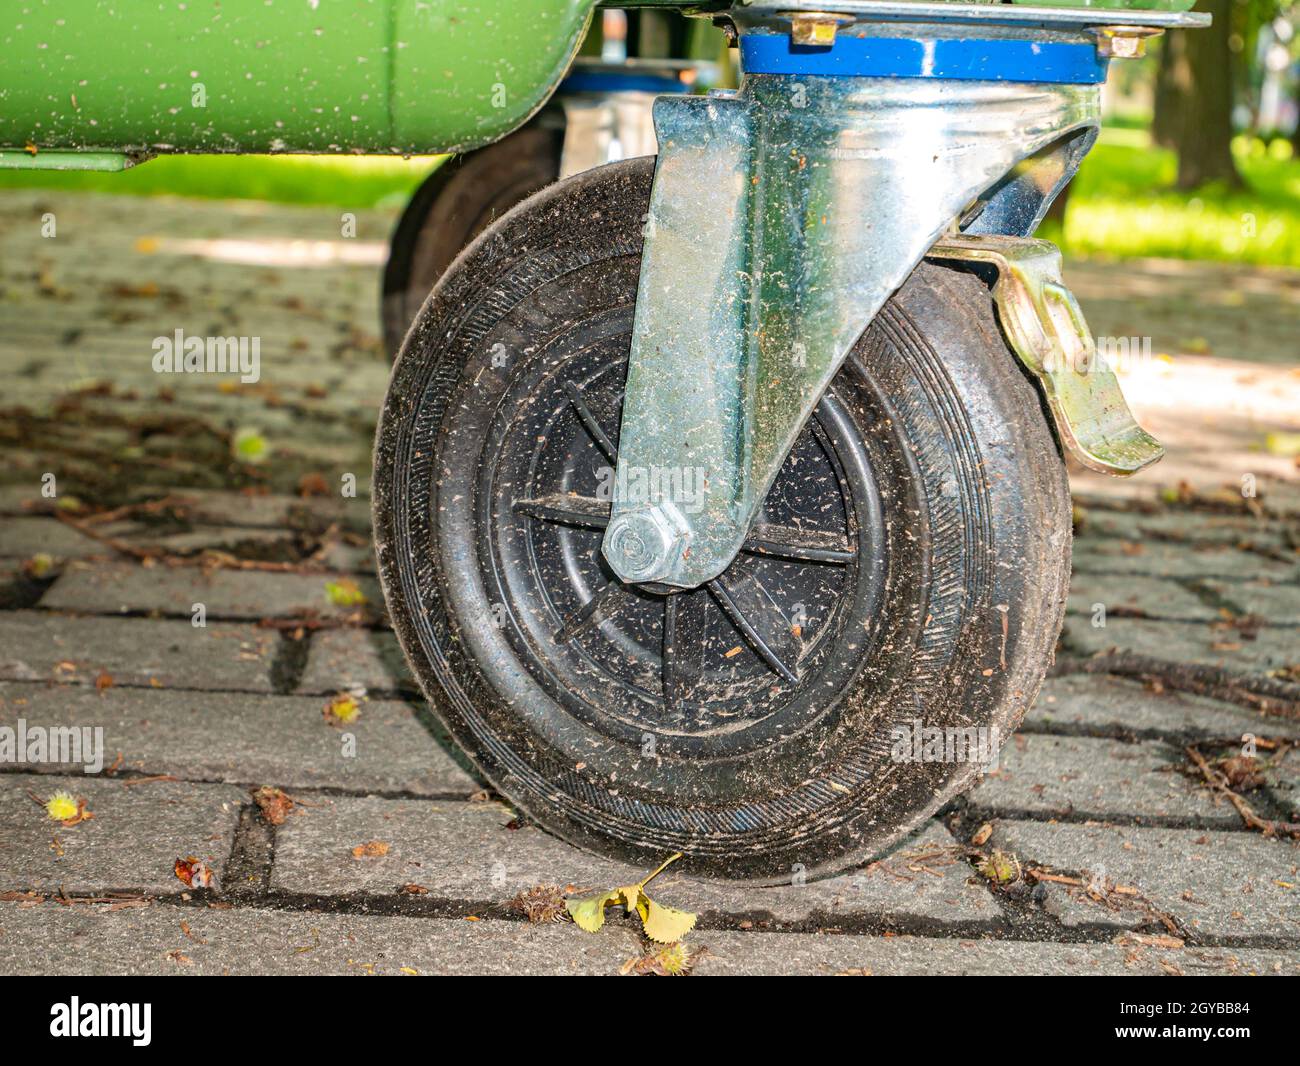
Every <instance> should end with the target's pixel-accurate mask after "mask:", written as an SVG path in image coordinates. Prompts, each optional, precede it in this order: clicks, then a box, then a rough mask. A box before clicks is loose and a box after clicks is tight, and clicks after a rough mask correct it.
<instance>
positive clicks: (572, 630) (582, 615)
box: [555, 581, 623, 644]
mask: <svg viewBox="0 0 1300 1066" xmlns="http://www.w3.org/2000/svg"><path fill="white" fill-rule="evenodd" d="M622 587H623V586H622V585H621V584H619V583H618V582H617V581H611V582H610V583H609V584H608V585H606V586H605V587H604V588H603V589H601V590H600V591H599V592H597V593H596V595H594V596H592V597H591V599H589V600H588V601H587V602H586V603H584V604H583V605H582V606H581V607H579V608H578V609H577V610H576V611H574V612H573V614H571V615H569V617H568V618H566V619H565V620H564V622H563V624H562V626H561V627H560V630H559V632H557V633H556V634H555V643H556V644H567V643H568V642H569V641H570V640H572V639H573V638H574V637H575V636H577V634H578V633H579V632H580V631H581V630H582V628H583V627H584V626H586V625H587V623H588V622H590V621H591V620H592V619H593V618H595V617H596V615H597V614H599V613H600V612H602V611H604V610H605V609H606V608H607V607H608V606H609V605H610V603H611V602H612V601H613V599H614V597H615V596H616V595H617V594H618V592H619V590H620V589H622Z"/></svg>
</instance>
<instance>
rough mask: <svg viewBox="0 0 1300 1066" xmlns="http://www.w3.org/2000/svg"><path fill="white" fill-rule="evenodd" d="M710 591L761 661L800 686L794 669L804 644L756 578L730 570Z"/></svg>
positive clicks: (709, 586)
mask: <svg viewBox="0 0 1300 1066" xmlns="http://www.w3.org/2000/svg"><path fill="white" fill-rule="evenodd" d="M707 587H708V590H709V592H711V593H712V594H713V598H714V599H715V600H717V601H718V606H719V607H721V608H722V611H723V613H724V614H725V615H726V616H727V617H728V618H730V619H731V621H732V624H733V625H735V627H736V628H737V629H738V630H739V631H740V634H741V636H743V637H744V638H745V640H746V642H747V643H748V644H749V646H750V647H751V648H753V649H754V651H756V652H757V653H758V655H759V657H760V658H761V659H762V660H763V661H764V662H765V663H767V665H768V666H770V667H771V668H772V669H773V670H775V671H776V672H777V673H778V674H779V675H780V676H781V677H783V678H784V679H785V680H786V681H789V682H790V683H791V684H798V682H799V675H798V674H797V673H795V667H796V665H797V664H798V661H799V653H800V651H801V649H802V642H801V641H800V639H799V638H798V637H797V636H795V634H794V629H793V627H792V626H791V625H790V620H789V619H788V618H786V617H785V615H784V614H783V613H782V611H781V608H780V607H778V606H777V604H776V601H775V600H773V599H772V597H771V596H770V595H769V594H768V591H767V589H765V588H764V587H763V586H762V584H761V583H760V582H759V581H758V579H757V578H755V577H754V575H753V574H750V573H745V572H744V571H743V570H742V572H740V573H739V574H735V573H733V572H732V571H730V570H728V571H727V573H725V574H722V575H721V576H720V577H715V578H714V579H713V580H712V581H710V582H709V583H708V586H707Z"/></svg>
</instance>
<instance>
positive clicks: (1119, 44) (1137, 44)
mask: <svg viewBox="0 0 1300 1066" xmlns="http://www.w3.org/2000/svg"><path fill="white" fill-rule="evenodd" d="M1093 32H1094V33H1095V34H1096V35H1097V54H1098V55H1099V56H1104V57H1106V58H1107V59H1140V58H1141V57H1142V56H1144V55H1146V54H1147V38H1148V37H1158V36H1159V35H1160V34H1161V33H1162V32H1163V31H1162V30H1156V29H1152V28H1151V27H1149V26H1106V27H1105V28H1103V29H1099V30H1094V31H1093Z"/></svg>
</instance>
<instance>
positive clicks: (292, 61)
mask: <svg viewBox="0 0 1300 1066" xmlns="http://www.w3.org/2000/svg"><path fill="white" fill-rule="evenodd" d="M594 4H595V0H161V2H159V0H12V2H11V3H8V4H6V5H4V8H3V10H0V56H3V61H0V146H6V147H14V148H22V147H24V146H25V145H28V144H32V145H35V146H36V147H37V148H41V149H45V148H68V149H78V150H94V149H111V150H117V151H122V150H132V151H143V150H156V151H178V152H338V151H355V152H398V153H415V152H435V151H437V152H441V151H455V150H460V149H465V148H470V147H476V146H478V145H480V144H485V143H487V142H489V141H492V140H494V139H496V138H497V137H500V136H501V135H503V134H504V133H506V132H508V131H510V130H511V129H514V128H515V127H516V126H518V125H520V124H521V123H522V122H523V121H525V120H526V119H527V118H528V116H529V115H530V114H532V112H533V111H534V110H536V109H537V108H538V107H539V106H540V105H541V104H542V103H543V102H544V101H545V99H546V97H547V96H549V94H550V92H551V90H552V89H553V88H554V86H555V84H556V83H557V82H558V81H559V80H560V78H561V77H562V76H563V75H564V72H565V70H566V69H567V68H568V64H569V61H570V60H571V58H572V56H573V54H574V52H575V51H576V50H577V47H578V44H579V42H580V40H581V38H582V34H583V32H584V30H585V27H586V24H587V21H588V19H589V17H590V14H591V9H592V7H593V6H594Z"/></svg>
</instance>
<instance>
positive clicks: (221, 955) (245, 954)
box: [0, 903, 638, 976]
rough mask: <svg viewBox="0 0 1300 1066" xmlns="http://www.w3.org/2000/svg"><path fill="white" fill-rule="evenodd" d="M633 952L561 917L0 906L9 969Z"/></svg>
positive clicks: (460, 964) (199, 968)
mask: <svg viewBox="0 0 1300 1066" xmlns="http://www.w3.org/2000/svg"><path fill="white" fill-rule="evenodd" d="M181 922H185V923H186V924H187V925H188V926H189V927H190V933H191V935H190V936H186V935H185V934H184V933H183V932H182V931H181ZM637 953H638V952H637V949H636V941H635V939H634V937H633V936H632V935H631V933H630V932H629V933H626V934H623V935H618V934H614V935H603V936H592V935H591V934H590V933H584V932H583V931H582V930H580V929H578V928H577V927H576V926H574V925H569V924H565V925H549V926H535V925H528V924H526V923H523V922H503V921H495V922H493V921H482V922H467V921H463V920H459V919H438V918H422V917H420V918H408V917H397V916H376V915H350V914H306V913H293V912H288V911H259V910H207V909H202V908H197V907H174V906H168V905H165V904H158V905H154V906H151V907H147V908H134V909H127V910H118V911H110V910H109V909H108V908H107V907H104V906H93V907H92V906H74V907H63V906H59V905H58V904H55V903H44V904H41V905H39V906H27V907H24V906H23V905H21V904H18V903H6V904H0V972H4V973H7V974H49V973H78V974H130V975H135V974H164V975H186V974H194V975H219V974H276V975H298V976H309V975H314V974H343V975H346V974H384V975H399V974H412V973H415V974H497V975H508V974H552V975H563V974H583V975H605V974H613V973H616V972H617V971H618V968H619V967H620V966H621V965H622V963H623V962H624V961H625V960H627V959H629V958H633V957H635V956H636V955H637Z"/></svg>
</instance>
